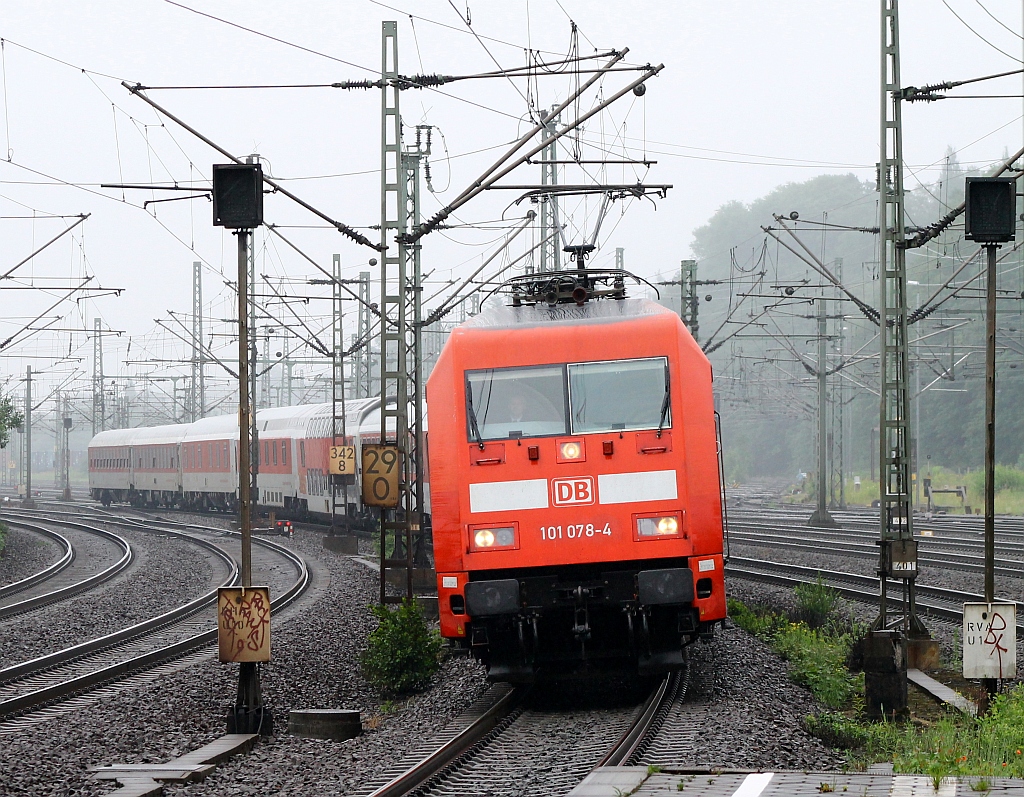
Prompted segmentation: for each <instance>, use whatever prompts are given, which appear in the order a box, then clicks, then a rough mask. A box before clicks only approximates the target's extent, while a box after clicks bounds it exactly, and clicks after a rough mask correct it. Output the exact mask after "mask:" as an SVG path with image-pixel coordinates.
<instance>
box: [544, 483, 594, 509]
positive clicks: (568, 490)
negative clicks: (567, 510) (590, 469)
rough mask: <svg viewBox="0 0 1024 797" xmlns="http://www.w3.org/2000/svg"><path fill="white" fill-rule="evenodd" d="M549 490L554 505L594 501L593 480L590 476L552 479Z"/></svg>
mask: <svg viewBox="0 0 1024 797" xmlns="http://www.w3.org/2000/svg"><path fill="white" fill-rule="evenodd" d="M551 492H552V493H553V499H554V504H555V506H573V505H578V504H592V503H594V480H593V478H591V477H590V476H577V477H576V478H574V479H552V480H551Z"/></svg>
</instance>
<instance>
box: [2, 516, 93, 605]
mask: <svg viewBox="0 0 1024 797" xmlns="http://www.w3.org/2000/svg"><path fill="white" fill-rule="evenodd" d="M9 525H12V526H15V525H20V526H21V527H27V525H28V524H15V523H10V524H9ZM33 531H35V532H36V533H37V534H41V535H42V536H44V537H47V538H48V539H50V540H53V541H54V542H56V543H57V545H59V546H60V547H61V548H62V549H63V551H64V552H63V554H61V557H60V559H58V560H57V561H56V562H54V563H53V564H52V565H49V566H47V567H44V568H43V569H42V570H40V571H38V572H37V573H33V574H32V575H31V576H28V577H27V578H23V579H21V580H20V581H15V582H13V583H11V584H7V585H6V586H3V587H0V600H4V599H5V598H9V597H10V596H11V595H17V594H18V593H19V592H24V591H25V590H26V589H28V588H29V587H34V586H35V585H36V584H40V583H42V582H43V581H48V580H49V579H50V578H51V577H53V576H55V575H57V573H59V572H60V571H61V570H63V569H64V568H65V567H67V566H68V565H70V564H71V563H72V562H73V561H75V549H74V546H73V545H72V544H71V542H70V541H69V540H68V538H67V537H65V536H64V535H62V534H58V533H57V532H56V531H53V530H52V529H47V528H43V527H42V526H39V527H38V528H35V529H33Z"/></svg>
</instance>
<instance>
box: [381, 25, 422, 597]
mask: <svg viewBox="0 0 1024 797" xmlns="http://www.w3.org/2000/svg"><path fill="white" fill-rule="evenodd" d="M400 94H401V90H400V88H399V86H398V23H397V22H394V21H384V22H383V23H382V39H381V119H380V121H381V164H380V174H381V187H380V188H381V190H380V240H381V242H380V252H381V255H380V274H381V282H380V286H381V291H380V312H381V327H380V368H381V371H380V402H381V412H380V421H381V430H380V440H381V443H393V444H394V445H395V446H396V448H397V449H398V455H399V461H400V465H399V467H400V468H401V472H400V476H399V498H398V506H397V507H396V508H395V509H394V510H388V509H382V510H381V524H380V531H381V538H380V554H381V568H380V601H381V603H394V602H396V599H395V598H394V597H392V596H389V595H387V594H386V589H385V587H386V584H387V574H388V571H389V570H402V569H404V570H405V574H406V596H407V597H408V598H410V599H411V598H412V573H413V565H412V528H413V525H415V526H417V527H418V526H419V518H418V517H413V512H414V506H415V504H414V502H415V497H414V495H413V492H412V490H413V485H412V473H411V468H410V464H411V461H410V460H411V458H410V456H409V453H410V452H409V415H408V412H409V402H408V398H407V397H408V395H409V378H408V369H407V359H406V354H407V349H408V347H407V342H406V335H407V332H408V324H407V321H408V315H407V312H408V301H407V291H406V289H407V287H408V277H409V274H408V272H407V267H408V262H409V250H408V246H407V244H406V243H405V234H406V232H407V230H408V227H407V223H408V214H407V208H408V196H407V185H408V184H407V179H406V177H407V176H406V168H405V163H404V161H403V157H402V116H401V112H400V110H399V96H400ZM396 238H397V240H396ZM392 402H393V403H392Z"/></svg>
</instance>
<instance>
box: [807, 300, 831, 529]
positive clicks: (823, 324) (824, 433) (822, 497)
mask: <svg viewBox="0 0 1024 797" xmlns="http://www.w3.org/2000/svg"><path fill="white" fill-rule="evenodd" d="M826 310H827V304H826V302H825V300H824V299H818V366H817V376H818V488H817V494H818V507H817V509H815V510H814V512H813V513H812V514H811V519H810V520H809V521H808V525H811V526H834V525H835V521H834V520H833V519H832V515H830V514H829V512H828V504H827V498H826V493H827V490H828V488H827V485H828V429H827V424H826V422H827V420H828V396H827V394H826V391H827V390H828V379H827V377H828V328H827V323H828V313H827V312H826Z"/></svg>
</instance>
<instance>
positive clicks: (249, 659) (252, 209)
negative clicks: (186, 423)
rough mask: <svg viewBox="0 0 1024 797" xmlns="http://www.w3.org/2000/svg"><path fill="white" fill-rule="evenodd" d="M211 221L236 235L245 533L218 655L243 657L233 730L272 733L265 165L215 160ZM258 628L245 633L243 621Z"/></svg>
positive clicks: (224, 607) (223, 599)
mask: <svg viewBox="0 0 1024 797" xmlns="http://www.w3.org/2000/svg"><path fill="white" fill-rule="evenodd" d="M213 223H214V225H215V226H219V227H226V228H229V229H234V230H235V235H236V236H237V238H238V530H239V532H240V534H241V537H242V551H241V554H242V555H241V562H242V567H241V571H242V572H241V575H242V584H241V587H240V588H235V587H225V588H221V590H220V595H219V600H218V604H217V609H218V611H217V617H218V620H217V630H218V642H219V649H220V660H221V661H225V662H239V674H238V694H237V697H236V699H235V704H234V706H233V707H232V708H231V709H229V711H228V723H227V724H228V732H229V733H261V734H263V735H270V734H271V733H273V727H274V722H273V716H272V715H271V713H270V709H269V708H267V707H265V706H264V705H263V694H262V691H261V689H260V671H259V664H260V663H262V662H267V661H270V595H269V590H268V589H267V588H266V587H255V588H254V587H253V585H252V504H253V499H254V497H255V495H254V491H253V485H252V480H253V479H252V476H253V468H252V450H251V448H250V446H251V444H252V435H251V434H250V432H251V430H252V426H253V422H254V420H255V418H254V414H253V409H252V397H251V396H250V390H249V354H250V353H249V286H248V281H249V279H248V277H249V238H250V237H251V235H252V231H253V229H254V228H256V227H258V226H259V225H260V224H262V223H263V168H262V167H261V166H260V164H258V163H245V164H243V163H231V164H215V165H214V167H213ZM254 623H255V625H256V627H257V628H256V631H255V632H252V633H247V634H246V636H245V637H244V638H243V637H242V636H241V635H238V634H237V633H236V632H237V631H238V629H239V627H240V626H244V627H246V628H252V627H253V624H254Z"/></svg>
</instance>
